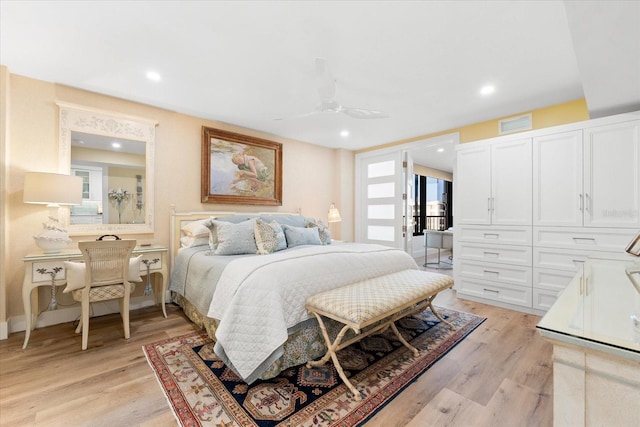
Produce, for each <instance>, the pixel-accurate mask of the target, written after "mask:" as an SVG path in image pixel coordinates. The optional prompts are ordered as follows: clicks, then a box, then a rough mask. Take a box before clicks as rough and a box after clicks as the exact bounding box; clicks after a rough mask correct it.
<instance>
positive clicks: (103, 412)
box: [0, 260, 552, 427]
mask: <svg viewBox="0 0 640 427" xmlns="http://www.w3.org/2000/svg"><path fill="white" fill-rule="evenodd" d="M418 261H420V260H418ZM440 272H443V273H445V274H446V273H447V270H440ZM435 304H436V305H440V306H444V307H450V308H453V309H457V310H461V311H466V312H469V313H475V314H478V315H480V316H484V317H486V318H487V320H486V321H485V322H484V323H483V324H482V325H480V326H479V327H478V328H477V329H476V330H475V331H474V332H473V333H471V334H470V335H469V336H468V337H467V338H466V339H465V340H464V341H462V342H461V343H460V344H458V345H457V346H456V347H455V348H454V349H452V350H451V351H450V352H449V353H448V354H447V355H446V356H444V357H443V358H442V359H441V360H439V361H438V362H436V363H435V364H434V365H433V366H432V367H431V368H430V369H429V370H428V371H427V372H425V373H424V374H423V375H422V376H421V377H420V378H419V379H418V380H417V381H415V382H414V383H413V384H412V385H410V386H409V387H408V388H407V389H406V390H405V391H403V392H402V393H401V394H400V395H399V396H398V397H396V398H395V399H394V400H393V401H392V402H391V403H389V404H388V405H387V406H386V407H385V408H384V409H383V410H382V411H380V413H378V414H377V415H376V416H375V417H374V418H373V419H372V420H371V421H370V422H369V423H367V426H385V427H387V426H411V427H417V426H465V427H467V426H509V427H511V426H551V425H552V401H551V395H552V367H551V366H552V365H551V350H552V349H551V346H550V345H549V344H548V343H546V342H545V341H544V340H543V339H542V338H541V337H540V335H539V334H538V332H537V331H536V330H535V325H536V323H537V322H538V321H539V319H540V318H539V317H537V316H531V315H527V314H524V313H519V312H515V311H510V310H504V309H501V308H497V307H492V306H488V305H484V304H479V303H475V302H470V301H464V300H461V299H458V298H457V297H456V294H455V291H446V292H443V293H441V294H440V295H438V297H437V298H436V300H435ZM167 313H168V316H169V317H168V318H167V319H165V318H163V317H162V313H161V311H160V310H159V308H157V307H150V308H144V309H141V310H136V311H132V312H131V339H129V340H124V338H123V337H122V328H121V321H120V317H119V315H118V314H115V315H109V316H103V317H99V318H93V319H91V323H90V324H91V329H90V332H89V348H88V350H86V351H84V352H83V351H81V350H80V342H81V338H80V336H79V335H76V334H74V333H73V326H72V324H71V323H65V324H61V325H55V326H51V327H47V328H41V329H36V330H35V331H34V332H33V333H32V334H31V339H30V342H29V346H28V347H27V349H25V350H22V348H21V347H22V341H23V339H24V333H23V332H20V333H15V334H12V335H11V336H10V337H9V339H8V340H4V341H0V426H3V427H8V426H92V427H97V426H175V425H177V423H176V421H175V419H174V417H173V414H172V413H171V410H170V409H169V406H168V404H167V402H166V400H165V397H164V395H163V393H162V391H161V390H160V386H159V385H158V383H157V380H156V378H155V376H154V374H153V372H152V370H151V368H150V367H149V366H148V364H147V361H146V359H145V356H144V354H143V352H142V349H141V347H142V345H143V344H145V343H149V342H153V341H157V340H161V339H163V338H166V337H170V336H177V335H182V334H184V333H187V332H189V331H192V330H194V329H195V328H194V326H193V325H192V324H191V323H190V322H189V321H188V320H187V319H186V318H185V317H184V315H183V313H182V311H181V309H180V308H178V307H176V306H174V305H168V306H167Z"/></svg>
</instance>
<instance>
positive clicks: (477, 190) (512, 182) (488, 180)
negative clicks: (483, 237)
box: [455, 139, 531, 225]
mask: <svg viewBox="0 0 640 427" xmlns="http://www.w3.org/2000/svg"><path fill="white" fill-rule="evenodd" d="M456 161H457V164H456V179H455V182H456V199H457V206H456V209H457V210H458V211H457V212H456V216H457V223H458V224H495V225H530V224H531V139H522V140H516V141H508V142H504V143H495V144H488V145H479V146H472V147H469V148H462V149H460V150H459V151H458V153H457V159H456Z"/></svg>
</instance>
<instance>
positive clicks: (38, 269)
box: [22, 245, 168, 348]
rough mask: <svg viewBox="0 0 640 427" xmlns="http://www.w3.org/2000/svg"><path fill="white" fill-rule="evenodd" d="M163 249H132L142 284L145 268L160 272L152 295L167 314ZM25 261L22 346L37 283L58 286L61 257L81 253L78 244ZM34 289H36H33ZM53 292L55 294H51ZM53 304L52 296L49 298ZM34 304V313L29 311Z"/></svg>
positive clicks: (62, 280) (32, 319)
mask: <svg viewBox="0 0 640 427" xmlns="http://www.w3.org/2000/svg"><path fill="white" fill-rule="evenodd" d="M167 251H168V249H167V248H166V247H163V246H156V245H151V246H136V247H135V249H134V250H133V255H134V256H136V257H137V256H139V255H142V259H141V262H140V276H141V277H142V278H143V282H142V285H144V284H146V283H147V282H146V280H149V278H147V268H148V272H149V275H151V274H153V273H159V274H160V275H161V276H162V285H161V289H160V290H159V289H155V287H154V288H153V295H154V298H155V301H156V304H158V303H160V304H161V307H162V313H163V315H164V317H167V311H166V308H165V298H166V292H167V279H168V277H167ZM22 260H23V261H24V263H25V272H24V281H23V283H22V302H23V304H24V317H25V321H26V328H25V336H24V344H23V345H22V348H26V347H27V344H28V343H29V336H30V335H31V331H32V330H33V329H35V325H36V322H37V320H38V292H37V288H38V287H40V286H49V287H51V288H52V291H53V287H54V286H55V287H56V288H57V287H58V286H62V285H64V284H66V275H65V270H64V261H81V260H82V254H81V253H80V251H79V250H78V248H74V249H67V250H62V251H60V252H57V253H52V254H46V253H37V254H29V255H27V256H25V257H24V258H23V259H22ZM145 278H146V280H144V279H145ZM34 290H36V292H33V291H34ZM53 295H55V294H53ZM52 301H53V304H55V298H52ZM34 308H35V313H34V312H33V310H34Z"/></svg>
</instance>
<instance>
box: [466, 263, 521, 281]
mask: <svg viewBox="0 0 640 427" xmlns="http://www.w3.org/2000/svg"><path fill="white" fill-rule="evenodd" d="M457 264H458V268H459V270H458V274H459V275H460V277H468V278H470V279H484V280H489V281H491V282H498V283H509V284H513V285H519V286H531V279H532V271H531V267H523V266H517V265H513V266H512V265H506V264H492V263H486V262H485V263H481V262H474V261H467V260H458V261H457Z"/></svg>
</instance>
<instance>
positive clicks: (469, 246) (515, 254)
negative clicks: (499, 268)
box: [455, 243, 531, 266]
mask: <svg viewBox="0 0 640 427" xmlns="http://www.w3.org/2000/svg"><path fill="white" fill-rule="evenodd" d="M455 256H456V258H459V259H463V260H464V259H466V260H471V261H489V262H497V263H503V264H515V265H524V266H531V246H502V245H482V244H475V243H460V244H459V249H458V253H457V254H456V255H455Z"/></svg>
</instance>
